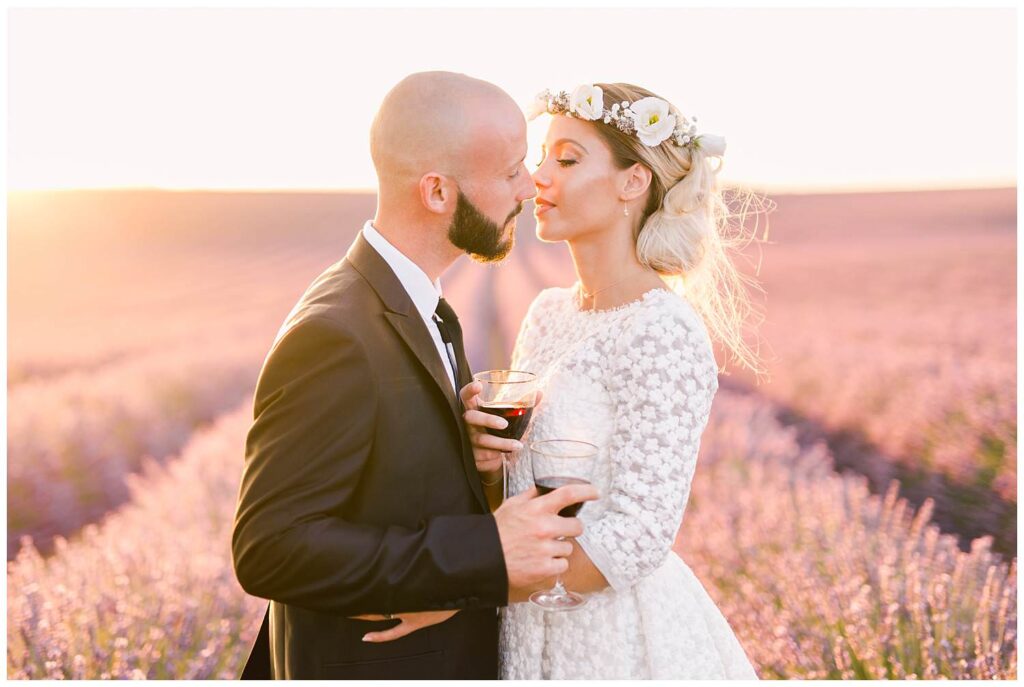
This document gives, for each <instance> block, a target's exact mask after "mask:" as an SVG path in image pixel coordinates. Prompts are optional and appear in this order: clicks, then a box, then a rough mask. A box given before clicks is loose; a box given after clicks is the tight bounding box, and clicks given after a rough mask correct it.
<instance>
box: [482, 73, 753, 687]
mask: <svg viewBox="0 0 1024 687" xmlns="http://www.w3.org/2000/svg"><path fill="white" fill-rule="evenodd" d="M538 103H539V107H538V108H537V111H535V112H534V113H532V114H533V116H536V115H537V114H539V113H541V112H547V113H549V114H551V115H553V117H552V118H551V123H550V127H549V129H548V131H547V135H546V139H545V143H544V146H543V158H542V160H541V161H540V163H539V166H538V167H537V169H536V171H535V172H534V175H533V179H534V183H535V184H536V187H537V197H536V199H535V203H536V216H537V235H538V236H539V237H540V238H541V239H542V240H544V241H548V242H554V241H565V242H566V243H567V244H568V246H569V250H570V252H571V254H572V259H573V262H574V264H575V268H576V274H577V276H578V281H577V282H576V283H575V285H574V286H572V287H570V288H551V289H546V290H544V291H542V292H541V293H540V294H539V295H538V296H537V298H536V300H534V302H533V304H532V305H531V306H530V309H529V312H528V313H527V316H526V319H525V320H524V322H523V323H522V326H521V329H520V331H519V335H518V337H517V341H516V345H515V351H514V353H513V359H512V365H511V367H512V369H515V370H526V371H529V372H532V373H535V374H536V375H537V376H538V379H539V385H540V387H541V388H542V390H543V402H542V403H541V404H540V405H539V406H538V407H537V408H536V411H535V413H534V416H533V419H532V422H531V424H530V427H529V430H528V434H527V435H526V436H525V438H524V441H523V443H524V444H527V445H528V444H529V443H530V442H534V441H539V440H544V439H555V438H558V439H577V440H582V441H586V442H589V443H591V444H595V445H597V446H598V447H599V453H598V457H597V462H596V466H595V470H594V475H593V479H592V482H593V483H594V485H595V486H596V487H597V488H598V491H599V492H600V494H601V498H600V500H598V501H594V502H591V503H588V504H586V505H585V506H584V507H583V509H582V510H581V511H580V513H579V516H578V517H579V518H580V520H581V521H582V522H583V525H584V533H583V535H582V536H580V537H579V538H577V539H575V540H572V545H573V551H572V554H571V556H570V557H569V559H568V560H569V570H568V572H567V573H566V574H564V575H563V576H562V580H563V582H564V584H565V587H566V588H568V589H570V590H572V591H576V592H581V593H584V594H585V595H586V597H587V603H586V604H585V605H584V606H582V607H581V608H579V609H578V610H574V611H573V612H570V613H551V612H547V611H545V610H544V609H542V608H539V607H538V606H535V605H534V604H532V603H530V602H529V601H528V598H529V596H530V594H531V593H532V592H534V591H537V590H540V589H546V588H548V587H551V586H552V584H553V582H554V580H553V579H552V580H548V581H547V583H545V584H543V585H539V586H538V587H537V588H535V589H514V590H512V593H511V594H510V597H509V605H508V607H507V608H505V609H503V610H502V622H501V660H502V665H501V675H502V678H504V679H621V678H663V679H664V678H672V679H679V678H698V679H699V678H756V677H757V675H756V673H755V672H754V669H753V667H752V666H751V663H750V661H749V660H748V659H747V656H746V654H745V653H744V650H743V648H742V647H741V645H740V643H739V641H738V640H737V638H736V636H735V634H734V633H733V631H732V629H731V628H730V626H729V624H728V622H727V621H726V619H725V618H724V617H723V616H722V614H721V612H720V611H719V610H718V608H717V607H716V606H715V604H714V602H713V601H712V599H711V597H710V596H709V595H708V593H707V592H706V591H705V589H704V587H703V586H702V585H701V583H700V581H699V580H698V579H697V577H696V576H695V575H694V573H693V572H692V571H691V569H690V568H689V566H688V565H687V564H686V563H685V562H684V561H683V559H682V558H681V557H680V556H679V555H678V554H676V553H675V552H673V551H672V548H671V547H672V544H673V541H674V539H675V536H676V532H677V531H678V530H679V526H680V523H681V521H682V518H683V512H684V510H685V508H686V504H687V501H688V499H689V493H690V485H691V482H692V480H693V475H694V470H695V468H696V462H697V453H698V448H699V446H700V438H701V433H702V432H703V430H704V427H705V425H706V423H707V419H708V414H709V412H710V410H711V401H712V398H713V397H714V395H715V392H716V391H717V389H718V380H717V374H718V367H717V364H716V361H715V358H714V354H713V351H712V346H711V336H710V335H709V330H710V332H711V333H712V334H714V336H715V338H716V339H717V340H718V341H720V342H722V343H723V344H724V345H725V346H726V347H727V348H728V349H729V350H731V351H732V352H733V354H734V355H735V356H736V358H737V359H738V360H740V361H741V362H742V363H744V364H746V365H748V366H749V367H751V368H754V369H756V367H757V361H756V357H755V355H754V354H753V353H752V352H751V350H750V349H749V348H748V347H747V346H746V345H745V344H744V342H743V341H742V339H741V328H742V325H743V321H744V319H745V316H746V313H749V312H750V309H749V307H748V302H747V300H746V299H745V292H744V289H743V281H744V279H743V278H742V277H741V276H740V274H739V273H738V272H737V271H736V269H735V267H734V266H733V265H732V263H731V262H730V259H729V257H728V255H727V253H726V251H725V248H727V247H728V239H727V237H726V236H725V230H726V228H727V224H728V214H727V209H726V206H725V203H724V202H723V200H722V197H721V194H720V192H719V191H718V189H717V187H716V172H717V170H718V163H720V161H721V158H722V155H723V153H724V148H725V143H724V140H723V139H721V138H720V137H717V136H713V135H710V134H701V133H698V131H699V130H698V128H697V125H696V121H697V120H696V118H695V117H691V118H688V117H686V116H684V115H683V114H681V113H680V112H679V111H678V110H677V109H676V108H674V107H673V106H672V105H670V104H669V103H668V102H666V101H665V100H663V99H661V98H658V97H657V96H655V95H654V94H653V93H651V92H649V91H647V90H645V89H643V88H639V87H637V86H632V85H629V84H623V83H615V84H604V83H602V84H597V85H584V86H580V87H579V88H577V89H575V91H573V92H572V93H571V94H569V93H566V92H561V93H558V94H551V93H549V92H547V91H545V92H544V93H543V94H541V96H539V99H538ZM670 284H671V285H673V286H674V289H670V288H669V286H670ZM480 391H481V385H480V384H479V383H478V382H474V383H472V384H470V385H468V386H466V387H465V388H464V389H463V391H462V397H463V400H464V402H465V405H466V408H467V409H468V410H467V411H466V414H465V418H466V422H467V424H468V425H469V426H470V431H471V433H472V435H473V436H472V439H473V444H474V450H475V454H476V461H477V468H478V470H479V472H480V475H481V479H482V481H483V482H484V484H488V485H493V486H488V487H487V488H488V489H489V490H490V493H489V495H488V496H489V498H490V499H491V500H492V503H496V502H500V501H501V498H502V496H501V490H502V487H501V480H500V479H499V477H500V475H501V470H502V460H501V459H502V455H503V452H504V453H505V455H506V456H508V457H509V458H510V460H509V463H508V465H509V474H508V475H507V478H508V490H509V495H512V494H525V493H526V492H529V491H530V490H531V489H533V474H532V470H531V466H530V451H529V449H527V448H523V449H520V450H518V451H514V450H513V448H514V447H515V446H517V445H516V444H514V443H512V442H511V440H508V439H500V438H498V437H495V436H491V435H489V434H487V433H486V431H485V429H486V428H487V427H494V428H497V429H501V428H503V427H504V426H505V424H504V423H505V421H504V420H502V419H499V418H496V417H495V416H492V415H489V414H485V413H483V412H481V411H479V410H476V408H477V407H478V400H479V397H478V396H477V394H479V393H480Z"/></svg>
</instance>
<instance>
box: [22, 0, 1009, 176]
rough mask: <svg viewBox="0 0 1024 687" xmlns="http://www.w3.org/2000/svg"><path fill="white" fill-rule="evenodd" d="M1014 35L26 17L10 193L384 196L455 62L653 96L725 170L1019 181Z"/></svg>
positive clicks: (476, 15)
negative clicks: (616, 83) (413, 83)
mask: <svg viewBox="0 0 1024 687" xmlns="http://www.w3.org/2000/svg"><path fill="white" fill-rule="evenodd" d="M1015 25H1016V21H1015V15H1014V12H1013V10H1011V9H997V10H946V9H929V10H920V9H908V10H869V9H858V10H827V9H798V10H767V9H766V10H761V9H750V10H696V9H659V10H642V11H640V10H628V11H627V10H525V9H522V10H483V9H457V10H421V9H417V10H396V9H386V10H357V9H335V10H330V9H316V10H270V9H251V10H233V9H195V10H186V9H180V10H126V9H119V10H12V11H10V14H9V20H8V28H9V36H10V46H9V76H10V81H9V159H8V171H9V181H8V183H9V188H13V189H30V188H51V187H120V186H130V187H140V186H142V187H146V186H151V187H163V188H253V189H256V188H260V189H268V188H282V189H283V188H306V189H310V188H331V189H337V188H350V189H369V188H373V187H374V186H375V185H376V179H375V176H374V173H373V169H372V167H371V165H370V159H369V151H368V145H367V131H368V129H369V125H370V121H371V119H372V117H373V114H374V112H375V110H376V108H377V106H378V104H379V103H380V101H381V98H382V97H383V96H384V94H385V93H386V92H387V90H388V89H390V88H391V86H393V85H394V84H395V83H396V82H397V81H398V80H399V79H401V78H402V77H403V76H405V75H406V74H409V73H410V72H414V71H420V70H426V69H446V70H454V71H460V72H465V73H468V74H471V75H474V76H478V77H480V78H483V79H487V80H490V81H493V82H494V83H496V84H498V85H500V86H502V87H503V88H505V89H506V90H507V91H508V92H509V93H510V94H511V95H512V96H513V97H514V98H516V100H517V101H519V102H521V103H524V104H525V103H526V102H528V101H529V100H530V99H531V97H532V96H533V95H534V94H535V93H536V92H537V91H539V90H541V89H543V88H545V87H550V88H552V89H559V88H572V87H573V86H574V85H576V84H578V83H584V82H593V81H602V80H604V81H607V80H622V81H630V82H635V83H639V84H641V85H644V86H647V87H649V88H651V89H652V90H654V91H655V92H657V93H659V94H661V95H664V96H665V97H666V98H668V99H669V100H671V101H673V102H674V103H675V104H676V105H677V106H678V107H679V108H680V109H682V110H684V111H686V112H688V113H692V114H694V115H697V116H698V117H699V119H700V122H701V124H702V125H703V126H706V127H707V128H708V130H710V131H712V132H714V133H719V134H721V135H723V136H725V137H726V138H727V139H728V142H729V150H728V153H727V158H726V167H725V171H724V178H725V179H726V180H727V181H733V182H742V183H748V184H754V185H757V186H760V187H762V188H766V189H776V190H783V189H788V190H824V189H851V190H852V189H865V188H901V187H902V188H929V187H949V186H1011V185H1014V184H1015V183H1016V173H1015V171H1016V167H1015V165H1016V162H1015V151H1016V127H1015V122H1016V116H1017V112H1016V78H1015V77H1016V75H1015V63H1016V54H1015V36H1014V28H1015ZM624 26H626V27H633V28H632V29H629V30H623V27H624ZM424 27H429V29H430V30H429V31H425V30H424ZM569 44H572V45H580V44H582V45H585V46H588V47H587V48H586V49H582V48H572V49H567V48H566V46H567V45H569ZM640 46H642V49H640ZM951 46H955V48H956V49H951ZM410 116H415V113H410ZM537 128H538V127H532V129H533V131H531V141H532V143H533V145H534V148H536V147H537V146H538V145H539V138H540V134H539V133H538V132H537V131H536V129H537ZM534 159H535V151H531V158H530V161H531V162H533V161H534Z"/></svg>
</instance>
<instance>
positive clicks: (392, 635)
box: [349, 611, 458, 642]
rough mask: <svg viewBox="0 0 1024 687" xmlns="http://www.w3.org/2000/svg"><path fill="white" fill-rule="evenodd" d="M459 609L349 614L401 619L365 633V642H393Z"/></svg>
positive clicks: (370, 617) (376, 618) (366, 617)
mask: <svg viewBox="0 0 1024 687" xmlns="http://www.w3.org/2000/svg"><path fill="white" fill-rule="evenodd" d="M456 613H458V611H420V612H417V613H396V614H394V615H392V616H386V615H372V614H371V615H353V616H349V617H350V618H352V619H355V620H401V621H402V622H400V623H398V624H397V625H395V626H394V627H389V628H388V629H386V630H381V631H380V632H367V633H366V634H365V635H363V641H364V642H391V641H394V640H396V639H400V638H402V637H404V636H406V635H408V634H412V633H413V632H415V631H416V630H422V629H423V628H425V627H430V626H431V625H437V624H438V623H443V622H444V621H446V620H448V619H449V618H451V617H452V616H453V615H455V614H456Z"/></svg>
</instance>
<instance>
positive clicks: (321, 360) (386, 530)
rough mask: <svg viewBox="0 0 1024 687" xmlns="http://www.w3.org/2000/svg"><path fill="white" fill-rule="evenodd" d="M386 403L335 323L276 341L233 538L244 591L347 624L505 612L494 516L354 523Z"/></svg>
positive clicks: (311, 325) (298, 329)
mask: <svg viewBox="0 0 1024 687" xmlns="http://www.w3.org/2000/svg"><path fill="white" fill-rule="evenodd" d="M377 402H378V399H377V396H376V385H375V383H374V380H373V377H372V372H371V369H370V365H369V363H368V361H367V358H366V355H365V352H364V350H363V348H362V345H361V343H360V342H359V341H358V340H357V339H356V338H355V337H353V336H352V335H351V334H349V333H347V332H345V331H344V329H343V328H342V327H341V326H340V325H339V324H338V323H335V322H333V321H330V320H327V319H324V318H312V319H306V320H304V321H302V322H301V323H300V324H298V325H296V326H294V327H293V328H291V329H289V330H287V331H286V333H285V334H284V335H283V336H282V337H281V338H279V340H278V342H277V343H276V344H275V346H274V347H273V349H272V350H271V353H270V355H269V356H268V358H267V361H266V362H265V364H264V366H263V371H262V372H261V374H260V379H259V383H258V384H257V388H256V398H255V407H254V422H253V425H252V427H251V429H250V431H249V434H248V437H247V439H246V446H245V467H244V471H243V475H242V483H241V487H240V491H239V499H238V508H237V511H236V516H235V523H234V530H233V532H232V559H233V563H234V568H235V574H236V576H237V578H238V581H239V582H240V583H241V585H242V588H243V589H244V590H245V591H246V592H247V593H249V594H251V595H253V596H259V597H262V598H266V599H272V600H275V601H279V602H282V603H288V604H294V605H297V606H302V607H305V608H309V609H312V610H316V611H321V612H328V613H338V614H343V615H357V614H362V613H396V612H403V611H404V612H408V611H422V610H434V609H439V608H447V609H454V608H474V607H495V606H503V605H505V604H506V603H507V602H508V579H507V575H506V571H505V562H504V556H503V554H502V549H501V542H500V539H499V537H498V532H497V526H496V523H495V521H494V517H493V515H491V514H480V515H476V514H471V515H451V516H438V517H433V518H429V519H426V520H424V521H422V522H421V523H420V526H419V527H417V528H416V529H409V528H406V527H399V526H377V525H369V524H361V523H355V522H350V521H347V520H346V519H345V517H344V514H345V513H346V512H347V505H348V504H349V503H350V502H351V500H352V499H354V498H355V496H356V490H357V488H358V485H359V477H360V473H361V472H362V470H363V467H364V466H365V465H366V462H367V460H368V458H369V456H370V452H371V447H372V443H373V435H374V428H375V422H376V417H377V412H376V406H377Z"/></svg>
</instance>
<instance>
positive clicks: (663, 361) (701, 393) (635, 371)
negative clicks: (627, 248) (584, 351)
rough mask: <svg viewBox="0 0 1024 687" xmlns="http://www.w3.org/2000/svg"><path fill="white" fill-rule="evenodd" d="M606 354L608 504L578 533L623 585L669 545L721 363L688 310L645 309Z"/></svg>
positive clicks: (647, 569)
mask: <svg viewBox="0 0 1024 687" xmlns="http://www.w3.org/2000/svg"><path fill="white" fill-rule="evenodd" d="M686 307H687V308H689V306H688V305H687V306H686ZM638 319H639V318H638ZM607 353H608V354H609V355H610V356H611V365H610V371H609V373H608V376H607V378H606V380H605V382H606V384H607V386H608V390H609V392H610V393H611V396H612V399H613V403H614V406H615V429H614V432H613V434H612V438H611V442H610V444H609V451H610V456H609V458H610V461H611V465H612V481H611V484H610V486H609V487H608V488H607V489H606V493H603V494H602V495H601V498H602V499H604V500H605V501H606V510H605V511H604V512H603V513H602V514H600V515H599V516H597V517H596V519H595V520H594V521H591V522H587V523H586V524H585V531H584V533H583V535H582V536H581V537H580V538H579V539H578V540H577V541H578V543H579V544H580V546H581V547H582V548H583V550H584V551H585V552H586V554H587V556H588V557H589V558H590V560H591V561H592V562H593V563H594V565H595V566H596V567H597V568H598V569H599V570H600V571H601V572H602V574H604V576H605V579H607V580H608V583H609V584H610V585H611V587H612V588H613V589H616V590H623V589H627V588H629V587H631V586H632V585H633V584H634V583H635V582H636V581H637V580H639V579H640V578H641V577H643V576H645V575H647V574H649V573H651V572H652V571H653V570H654V569H656V568H657V567H658V566H659V565H660V564H661V563H662V562H663V561H664V560H665V557H666V556H667V555H668V554H669V552H670V550H671V547H672V544H673V542H674V540H675V536H676V532H677V531H678V529H679V526H680V523H681V522H682V516H683V511H684V510H685V508H686V503H687V501H688V500H689V496H690V484H691V480H692V479H693V473H694V469H695V467H696V464H697V451H698V449H699V447H700V437H701V433H702V432H703V431H704V427H705V425H706V424H707V419H708V414H709V412H710V409H711V400H712V398H713V397H714V395H715V392H716V391H717V389H718V376H717V372H718V370H717V366H716V364H715V359H714V354H713V353H712V351H711V347H710V343H709V342H708V340H707V334H706V332H705V330H704V327H703V323H701V322H700V319H699V316H698V315H696V313H695V312H693V311H692V310H687V311H678V312H674V313H673V314H672V315H671V316H666V313H665V312H664V311H661V312H657V311H655V312H651V313H645V317H644V319H643V320H641V321H639V322H638V321H636V320H634V322H632V323H631V325H630V331H629V332H628V335H626V336H622V337H618V339H617V340H616V341H615V342H614V343H613V344H612V345H611V346H610V347H609V349H608V351H607Z"/></svg>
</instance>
